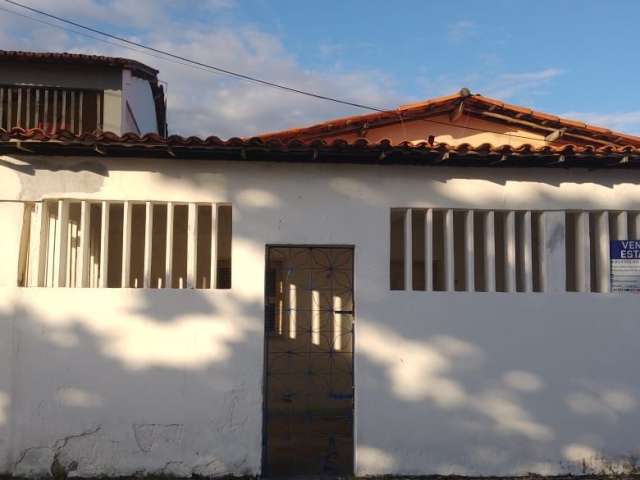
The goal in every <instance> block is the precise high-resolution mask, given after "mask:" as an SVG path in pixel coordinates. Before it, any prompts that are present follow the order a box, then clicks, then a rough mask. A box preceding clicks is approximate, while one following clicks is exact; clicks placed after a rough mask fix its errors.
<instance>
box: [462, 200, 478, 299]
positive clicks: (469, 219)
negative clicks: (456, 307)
mask: <svg viewBox="0 0 640 480" xmlns="http://www.w3.org/2000/svg"><path fill="white" fill-rule="evenodd" d="M473 216H474V213H473V210H468V211H467V212H466V215H465V224H464V234H465V237H464V240H465V241H464V243H465V259H464V266H465V286H464V289H465V291H467V292H473V291H475V289H476V287H475V259H474V252H473V249H474V231H473Z"/></svg>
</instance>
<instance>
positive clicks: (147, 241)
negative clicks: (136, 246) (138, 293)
mask: <svg viewBox="0 0 640 480" xmlns="http://www.w3.org/2000/svg"><path fill="white" fill-rule="evenodd" d="M144 219H145V221H144V272H143V275H142V285H143V287H144V288H149V287H151V252H152V243H153V203H151V202H146V210H145V216H144Z"/></svg>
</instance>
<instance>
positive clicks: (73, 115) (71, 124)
mask: <svg viewBox="0 0 640 480" xmlns="http://www.w3.org/2000/svg"><path fill="white" fill-rule="evenodd" d="M69 96H70V97H71V101H70V107H69V118H70V120H69V130H71V131H72V132H73V133H75V132H76V92H75V91H73V90H72V91H71V92H69Z"/></svg>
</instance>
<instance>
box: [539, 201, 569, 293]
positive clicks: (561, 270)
mask: <svg viewBox="0 0 640 480" xmlns="http://www.w3.org/2000/svg"><path fill="white" fill-rule="evenodd" d="M543 219H544V236H543V241H542V246H543V249H542V251H543V252H544V273H545V275H544V281H543V284H544V287H545V288H544V291H545V292H551V293H561V292H566V290H567V275H566V265H567V264H566V245H565V242H566V229H565V224H564V223H565V212H563V211H546V212H544V215H543Z"/></svg>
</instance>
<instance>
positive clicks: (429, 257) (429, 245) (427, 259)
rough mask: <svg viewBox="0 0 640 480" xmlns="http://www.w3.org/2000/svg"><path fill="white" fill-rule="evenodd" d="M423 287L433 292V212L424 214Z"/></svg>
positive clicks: (428, 210) (427, 211)
mask: <svg viewBox="0 0 640 480" xmlns="http://www.w3.org/2000/svg"><path fill="white" fill-rule="evenodd" d="M424 287H425V290H426V291H427V292H431V291H433V210H432V209H431V208H428V209H427V210H426V212H425V213H424Z"/></svg>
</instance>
